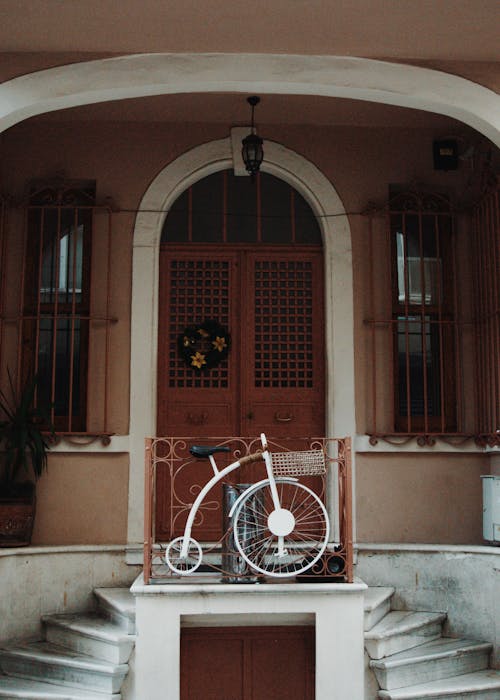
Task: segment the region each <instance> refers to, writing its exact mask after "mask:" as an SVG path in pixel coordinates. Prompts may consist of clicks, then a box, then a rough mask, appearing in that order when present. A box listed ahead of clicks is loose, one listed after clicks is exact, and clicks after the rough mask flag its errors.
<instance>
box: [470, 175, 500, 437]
mask: <svg viewBox="0 0 500 700" xmlns="http://www.w3.org/2000/svg"><path fill="white" fill-rule="evenodd" d="M471 243H472V245H471V260H472V265H473V271H474V276H473V279H474V342H475V348H476V362H475V387H476V397H475V398H476V404H477V425H476V432H477V435H478V437H479V440H480V441H481V442H484V443H486V444H489V445H499V444H500V180H499V179H496V180H495V181H493V182H491V183H490V184H489V187H488V188H487V190H486V191H485V193H484V195H483V197H482V198H481V200H480V202H479V203H478V204H477V206H476V207H475V208H474V212H473V232H472V241H471Z"/></svg>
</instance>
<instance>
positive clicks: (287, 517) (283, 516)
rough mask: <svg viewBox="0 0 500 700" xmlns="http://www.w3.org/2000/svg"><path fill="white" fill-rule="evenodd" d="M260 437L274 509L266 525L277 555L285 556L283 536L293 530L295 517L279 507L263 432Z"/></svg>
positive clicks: (269, 455)
mask: <svg viewBox="0 0 500 700" xmlns="http://www.w3.org/2000/svg"><path fill="white" fill-rule="evenodd" d="M260 439H261V440H262V447H263V448H264V452H263V453H262V457H263V459H264V462H265V464H266V470H267V477H268V479H269V486H270V489H271V497H272V499H273V507H274V510H273V511H272V512H271V513H270V514H269V517H268V519H267V525H268V527H269V530H270V531H271V532H272V533H273V535H275V536H276V537H277V538H278V557H285V556H286V555H287V554H288V551H287V549H286V547H285V537H286V536H287V535H289V534H290V533H291V532H292V531H293V529H294V527H295V517H294V516H293V513H291V512H290V511H289V510H286V509H285V508H282V507H281V502H280V498H279V494H278V489H277V487H276V479H275V478H274V472H273V465H272V461H271V454H270V452H269V450H268V448H267V440H266V436H265V435H264V433H262V434H261V436H260Z"/></svg>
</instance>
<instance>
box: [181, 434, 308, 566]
mask: <svg viewBox="0 0 500 700" xmlns="http://www.w3.org/2000/svg"><path fill="white" fill-rule="evenodd" d="M260 440H261V442H262V448H263V451H262V453H261V456H262V459H263V460H264V462H265V465H266V471H267V479H263V480H262V481H259V482H257V483H255V484H252V486H250V487H249V488H248V489H247V490H246V491H244V492H243V493H242V494H241V495H240V496H239V498H238V499H237V500H236V501H235V503H234V504H233V507H232V508H231V511H230V513H229V516H230V517H231V516H232V515H233V513H234V512H235V511H236V508H237V507H238V506H239V504H240V502H241V500H242V498H243V497H244V496H246V495H247V493H248V491H253V490H254V489H255V488H257V487H259V486H261V484H264V483H266V482H267V481H269V485H270V487H271V495H272V499H273V506H274V512H273V513H271V515H270V528H271V530H272V531H273V533H274V534H276V535H277V536H278V556H280V557H281V556H285V555H286V554H287V551H286V549H285V547H284V538H285V536H286V535H288V534H289V532H291V530H292V529H293V526H294V523H290V520H289V516H288V511H283V510H282V508H281V503H280V499H279V495H278V489H277V488H276V479H275V478H274V474H273V467H272V462H271V455H270V453H269V450H268V447H267V439H266V436H265V435H264V433H261V435H260ZM208 459H209V461H210V464H211V466H212V469H213V471H214V476H213V477H212V478H211V479H210V481H208V482H207V483H206V484H205V486H204V487H203V488H202V490H201V491H200V493H199V494H198V496H197V497H196V499H195V501H194V503H193V505H192V506H191V510H190V511H189V515H188V519H187V522H186V527H185V528H184V536H183V542H182V547H181V551H180V554H179V556H180V558H181V559H186V558H187V556H188V550H189V540H190V537H191V530H192V528H193V523H194V519H195V517H196V513H197V512H198V508H199V507H200V504H201V503H202V501H203V499H204V498H205V496H206V495H207V493H208V492H209V491H210V489H211V488H212V487H213V486H215V484H217V483H218V482H219V481H220V480H221V479H223V478H224V477H225V476H227V475H228V474H231V472H233V471H235V470H236V469H238V468H239V467H240V466H241V463H242V462H243V464H245V457H243V458H242V460H238V461H236V462H232V464H230V465H229V466H227V467H225V468H224V469H219V468H218V467H217V464H216V462H215V458H214V456H213V455H209V457H208ZM286 480H287V481H298V479H294V478H290V477H287V479H286ZM271 518H272V520H271Z"/></svg>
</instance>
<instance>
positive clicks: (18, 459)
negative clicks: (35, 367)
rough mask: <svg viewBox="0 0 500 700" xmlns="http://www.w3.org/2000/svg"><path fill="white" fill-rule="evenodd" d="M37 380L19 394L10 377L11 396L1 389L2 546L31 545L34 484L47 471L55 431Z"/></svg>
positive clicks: (0, 512)
mask: <svg viewBox="0 0 500 700" xmlns="http://www.w3.org/2000/svg"><path fill="white" fill-rule="evenodd" d="M36 387H37V377H33V378H31V379H29V380H28V381H27V382H26V384H25V385H24V387H23V388H22V390H21V391H20V392H16V390H15V388H14V383H13V381H12V378H11V376H10V374H9V390H10V396H9V397H8V396H7V395H6V393H5V392H4V391H3V390H2V389H1V388H0V412H1V413H2V414H3V416H2V420H0V451H1V453H0V547H20V546H23V545H28V544H30V542H31V533H32V531H33V522H34V518H35V505H36V498H35V497H36V490H35V482H36V481H37V480H38V479H39V478H40V476H41V475H42V474H43V472H44V471H45V469H46V468H47V452H48V450H49V449H50V442H49V441H50V439H51V438H53V437H54V429H53V426H52V425H51V422H50V418H49V417H48V416H47V412H46V411H44V410H43V408H41V407H40V406H38V405H37V402H36Z"/></svg>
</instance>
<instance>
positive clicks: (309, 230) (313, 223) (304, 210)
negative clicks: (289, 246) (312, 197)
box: [293, 190, 323, 245]
mask: <svg viewBox="0 0 500 700" xmlns="http://www.w3.org/2000/svg"><path fill="white" fill-rule="evenodd" d="M293 208H294V212H295V242H296V243H310V244H311V245H321V243H322V241H323V239H322V237H321V230H320V228H319V224H318V221H317V219H316V217H315V216H314V212H313V210H312V209H311V207H310V206H309V204H308V203H307V202H306V200H305V199H304V197H302V196H301V195H300V194H299V193H298V192H297V191H296V190H295V191H294V203H293Z"/></svg>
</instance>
